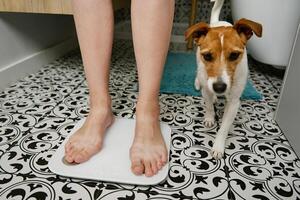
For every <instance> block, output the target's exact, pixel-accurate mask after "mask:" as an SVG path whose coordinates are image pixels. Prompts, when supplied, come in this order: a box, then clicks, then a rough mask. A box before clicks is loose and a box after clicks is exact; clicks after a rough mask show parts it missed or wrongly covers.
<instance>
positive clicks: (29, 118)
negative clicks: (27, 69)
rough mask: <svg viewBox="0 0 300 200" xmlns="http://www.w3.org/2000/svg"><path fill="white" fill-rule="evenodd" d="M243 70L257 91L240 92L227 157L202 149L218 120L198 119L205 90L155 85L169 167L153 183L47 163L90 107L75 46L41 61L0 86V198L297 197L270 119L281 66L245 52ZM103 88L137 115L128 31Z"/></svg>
mask: <svg viewBox="0 0 300 200" xmlns="http://www.w3.org/2000/svg"><path fill="white" fill-rule="evenodd" d="M249 67H250V74H249V77H250V79H251V80H252V81H253V83H254V85H255V86H256V87H257V89H258V90H259V91H260V92H261V93H262V94H263V96H264V99H263V100H262V101H260V102H256V101H243V102H242V103H241V106H240V110H239V112H238V115H237V116H236V119H235V121H234V124H233V125H232V127H231V130H230V133H229V136H228V139H227V143H226V144H227V147H226V151H225V157H224V158H223V159H221V160H214V159H213V158H212V157H211V155H210V149H211V147H212V145H213V141H214V138H215V136H216V132H217V130H218V128H219V123H220V119H221V115H222V114H223V108H224V103H225V102H224V100H220V101H218V102H217V104H216V105H215V109H216V113H217V115H216V118H217V122H218V123H217V124H216V125H215V126H213V127H211V128H206V127H205V126H204V125H203V117H204V115H203V114H204V111H203V105H204V102H203V99H202V98H201V97H192V96H184V95H177V94H173V95H166V94H161V95H160V106H161V113H160V119H161V121H163V122H165V123H167V124H169V125H170V126H171V128H172V141H171V150H170V151H171V152H170V170H169V174H168V177H167V179H166V180H165V181H163V182H162V183H160V184H158V185H154V186H138V185H123V184H118V183H108V182H100V181H99V182H97V181H90V180H81V179H73V178H68V177H63V176H58V175H56V174H53V173H52V172H51V171H50V170H49V169H48V167H47V164H48V161H49V159H50V158H51V156H52V155H53V154H54V152H55V150H56V149H57V148H58V147H59V145H60V144H61V143H62V142H63V140H64V139H65V138H66V136H67V135H68V134H69V133H70V130H72V128H73V127H74V125H75V124H76V122H77V121H79V120H80V119H81V118H83V117H85V116H87V114H88V112H89V105H88V101H89V97H88V94H89V93H88V88H87V83H86V80H85V77H84V71H83V66H82V62H81V57H80V53H79V52H78V51H74V52H71V53H69V54H68V55H66V56H63V57H61V58H59V59H57V60H55V61H54V62H52V63H50V64H48V65H46V66H44V67H43V68H42V69H41V70H40V71H39V72H37V73H35V74H31V75H29V76H27V77H25V78H24V79H22V80H20V81H18V82H16V83H15V84H13V85H11V86H10V87H8V88H6V89H5V90H4V91H2V92H1V93H0V199H1V200H2V199H51V200H52V199H58V200H60V199H123V200H124V199H138V200H140V199H153V200H154V199H157V200H158V199H165V200H171V199H247V200H248V199H300V161H299V159H298V156H297V155H296V154H295V153H294V151H293V149H292V147H291V146H290V145H289V142H288V141H287V139H286V137H285V135H284V133H282V131H281V130H280V128H279V127H278V125H277V124H276V122H275V121H274V120H273V119H272V116H273V113H274V110H275V109H276V103H277V100H278V96H279V93H280V87H281V83H282V77H283V72H282V71H278V70H274V69H273V68H271V67H270V66H266V65H263V64H261V63H258V62H256V61H255V60H253V59H251V58H250V61H249ZM109 86H110V93H111V96H112V101H113V111H114V114H115V115H117V116H120V117H125V118H133V117H135V105H136V99H137V96H138V94H137V93H136V92H135V89H136V87H137V73H136V66H135V59H134V54H133V49H132V44H131V41H125V40H118V41H116V42H115V44H114V49H113V56H112V65H111V76H110V83H109Z"/></svg>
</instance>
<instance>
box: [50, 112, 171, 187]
mask: <svg viewBox="0 0 300 200" xmlns="http://www.w3.org/2000/svg"><path fill="white" fill-rule="evenodd" d="M84 120H85V118H84V119H82V120H80V121H79V122H78V123H77V124H76V125H75V127H74V128H73V130H72V131H71V133H70V134H69V135H68V137H67V138H66V139H65V140H64V142H63V143H62V144H61V145H60V147H59V148H58V149H57V150H56V152H55V154H54V155H53V156H52V157H51V160H50V162H49V165H48V167H49V169H50V170H51V171H52V172H54V173H56V174H59V175H62V176H67V177H73V178H80V179H91V180H97V181H108V182H117V183H125V184H135V185H156V184H158V183H160V182H161V181H163V180H164V179H165V178H166V177H167V175H168V170H169V164H168V163H167V164H166V165H165V166H164V167H163V168H162V169H161V170H160V171H159V172H158V173H157V174H156V175H154V176H152V177H146V176H145V175H141V176H136V175H134V174H133V173H132V172H131V162H130V157H129V149H130V147H131V144H132V142H133V139H134V128H135V120H134V119H120V118H116V119H115V122H114V123H113V125H112V126H111V127H110V128H108V129H107V133H106V135H105V138H104V143H103V146H102V149H101V151H100V152H99V153H97V154H95V155H94V156H93V157H91V158H90V159H89V160H88V161H86V162H84V163H81V164H68V163H67V162H66V161H64V155H65V149H64V146H65V144H66V142H67V141H68V138H69V137H70V136H71V135H72V134H73V133H75V132H76V130H78V129H79V128H80V127H81V126H82V125H83V123H84ZM161 132H162V134H163V137H164V140H165V143H166V146H167V150H168V154H169V152H170V143H171V128H170V127H169V126H168V125H166V124H164V123H161Z"/></svg>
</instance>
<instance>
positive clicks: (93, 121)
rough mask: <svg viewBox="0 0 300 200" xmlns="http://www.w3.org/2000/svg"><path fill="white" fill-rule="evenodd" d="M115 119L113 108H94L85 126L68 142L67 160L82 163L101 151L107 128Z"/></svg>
mask: <svg viewBox="0 0 300 200" xmlns="http://www.w3.org/2000/svg"><path fill="white" fill-rule="evenodd" d="M113 121H114V116H113V114H112V111H111V109H97V110H96V109H94V110H93V111H91V112H90V113H89V115H88V117H87V118H86V121H85V122H84V124H83V126H82V127H81V128H80V129H79V130H78V131H77V132H76V133H74V134H73V135H72V136H71V137H70V139H69V140H68V142H67V143H66V145H65V159H66V161H67V162H69V163H73V162H75V163H82V162H85V161H87V160H88V159H89V158H90V157H92V156H93V155H94V154H95V153H97V152H99V151H100V150H101V147H102V142H103V137H104V135H105V132H106V129H107V128H108V127H109V126H110V125H111V124H112V123H113Z"/></svg>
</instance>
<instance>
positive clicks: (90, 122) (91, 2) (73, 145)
mask: <svg viewBox="0 0 300 200" xmlns="http://www.w3.org/2000/svg"><path fill="white" fill-rule="evenodd" d="M72 6H73V11H74V20H75V24H76V30H77V35H78V39H79V44H80V50H81V54H82V59H83V65H84V70H85V74H86V78H87V82H88V87H89V92H90V113H89V116H88V117H87V119H86V122H85V123H84V125H83V126H82V127H81V128H80V129H79V130H78V131H77V132H76V133H75V134H74V135H72V137H71V138H70V139H69V141H68V142H67V144H66V146H65V158H66V160H67V161H68V162H76V163H81V162H84V161H86V160H88V159H89V158H90V157H91V156H92V155H94V154H95V153H97V152H98V151H100V149H101V146H102V140H103V137H104V133H105V130H106V128H107V127H108V126H110V125H111V123H112V122H113V114H112V111H111V98H110V96H109V92H108V81H109V65H110V57H111V50H112V41H113V23H114V22H113V8H112V2H111V0H101V1H99V0H85V1H82V0H72Z"/></svg>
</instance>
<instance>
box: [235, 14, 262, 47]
mask: <svg viewBox="0 0 300 200" xmlns="http://www.w3.org/2000/svg"><path fill="white" fill-rule="evenodd" d="M233 28H234V29H236V31H237V32H238V34H239V35H240V36H241V37H245V39H246V41H247V40H249V39H250V38H251V36H252V35H253V32H254V33H255V35H256V36H257V37H261V36H262V25H261V24H259V23H256V22H254V21H251V20H248V19H245V18H242V19H240V20H239V21H237V22H236V23H235V24H234V25H233ZM246 41H245V42H246Z"/></svg>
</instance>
